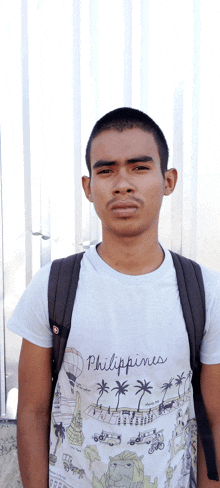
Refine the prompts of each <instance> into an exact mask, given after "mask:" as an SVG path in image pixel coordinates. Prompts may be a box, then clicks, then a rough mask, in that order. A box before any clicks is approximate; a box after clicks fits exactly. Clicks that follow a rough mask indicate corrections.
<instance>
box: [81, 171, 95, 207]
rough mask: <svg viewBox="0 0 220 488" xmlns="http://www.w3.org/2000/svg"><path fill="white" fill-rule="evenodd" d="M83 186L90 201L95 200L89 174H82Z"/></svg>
mask: <svg viewBox="0 0 220 488" xmlns="http://www.w3.org/2000/svg"><path fill="white" fill-rule="evenodd" d="M82 187H83V190H84V192H85V195H86V198H88V200H89V201H90V202H93V199H92V193H91V186H90V178H89V176H82Z"/></svg>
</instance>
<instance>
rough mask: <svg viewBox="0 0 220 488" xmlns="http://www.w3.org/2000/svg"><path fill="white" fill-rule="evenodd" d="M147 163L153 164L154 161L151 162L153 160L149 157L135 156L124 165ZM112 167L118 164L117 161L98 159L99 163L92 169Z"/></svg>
mask: <svg viewBox="0 0 220 488" xmlns="http://www.w3.org/2000/svg"><path fill="white" fill-rule="evenodd" d="M149 161H151V162H154V160H153V158H151V156H137V157H136V158H130V159H127V161H126V164H134V163H148V162H149ZM114 165H118V162H117V161H105V160H103V159H100V160H99V161H96V162H95V164H94V165H93V168H92V169H97V168H102V166H114Z"/></svg>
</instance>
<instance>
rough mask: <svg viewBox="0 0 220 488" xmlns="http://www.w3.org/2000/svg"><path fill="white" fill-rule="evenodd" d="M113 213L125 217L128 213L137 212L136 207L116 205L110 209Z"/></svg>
mask: <svg viewBox="0 0 220 488" xmlns="http://www.w3.org/2000/svg"><path fill="white" fill-rule="evenodd" d="M112 211H113V213H115V214H117V215H119V216H121V217H124V216H125V217H127V216H129V215H132V214H134V213H135V212H137V207H117V208H113V209H112Z"/></svg>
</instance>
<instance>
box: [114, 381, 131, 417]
mask: <svg viewBox="0 0 220 488" xmlns="http://www.w3.org/2000/svg"><path fill="white" fill-rule="evenodd" d="M115 383H117V385H118V386H115V387H114V388H112V391H113V390H117V391H116V393H115V396H117V395H118V403H117V407H116V412H117V410H118V406H119V400H120V395H125V393H126V392H127V391H128V390H127V388H128V386H129V385H126V383H127V381H123V383H120V381H116V382H115Z"/></svg>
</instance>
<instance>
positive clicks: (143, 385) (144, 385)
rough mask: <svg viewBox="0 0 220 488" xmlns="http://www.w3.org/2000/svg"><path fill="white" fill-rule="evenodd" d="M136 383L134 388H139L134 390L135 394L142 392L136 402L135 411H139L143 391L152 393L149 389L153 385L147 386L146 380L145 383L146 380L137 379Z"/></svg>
mask: <svg viewBox="0 0 220 488" xmlns="http://www.w3.org/2000/svg"><path fill="white" fill-rule="evenodd" d="M137 383H139V385H135V386H134V388H139V389H138V390H137V391H136V393H135V395H137V394H138V393H140V392H142V395H141V396H140V399H139V402H138V408H137V411H138V412H140V405H141V400H142V398H143V396H144V394H145V393H150V394H151V393H152V391H150V390H152V388H153V386H149V384H150V381H148V382H147V383H146V380H144V382H143V381H140V380H137Z"/></svg>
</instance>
